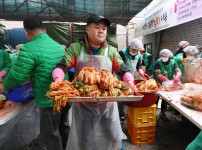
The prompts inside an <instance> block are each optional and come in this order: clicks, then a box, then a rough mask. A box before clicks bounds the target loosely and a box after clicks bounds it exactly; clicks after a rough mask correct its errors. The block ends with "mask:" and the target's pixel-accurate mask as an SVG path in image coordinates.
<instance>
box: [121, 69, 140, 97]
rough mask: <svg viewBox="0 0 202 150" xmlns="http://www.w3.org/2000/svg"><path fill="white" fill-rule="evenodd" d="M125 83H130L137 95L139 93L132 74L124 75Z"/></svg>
mask: <svg viewBox="0 0 202 150" xmlns="http://www.w3.org/2000/svg"><path fill="white" fill-rule="evenodd" d="M123 81H125V82H126V83H128V84H129V85H130V87H131V89H132V90H133V91H134V92H135V93H137V92H138V89H137V87H136V85H135V84H134V78H133V75H132V74H131V73H130V72H126V73H124V75H123Z"/></svg>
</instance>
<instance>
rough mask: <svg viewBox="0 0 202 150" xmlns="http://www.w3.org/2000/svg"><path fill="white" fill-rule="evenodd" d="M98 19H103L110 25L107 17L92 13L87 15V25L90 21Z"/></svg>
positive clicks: (93, 21)
mask: <svg viewBox="0 0 202 150" xmlns="http://www.w3.org/2000/svg"><path fill="white" fill-rule="evenodd" d="M100 21H104V22H105V24H106V26H110V24H111V22H110V21H109V20H108V19H107V18H105V17H103V16H99V15H97V14H92V15H90V16H89V17H88V20H87V25H89V24H90V23H98V22H100Z"/></svg>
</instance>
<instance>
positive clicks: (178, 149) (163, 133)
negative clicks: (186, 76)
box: [20, 109, 200, 150]
mask: <svg viewBox="0 0 202 150" xmlns="http://www.w3.org/2000/svg"><path fill="white" fill-rule="evenodd" d="M159 111H160V110H159V109H158V111H157V119H158V116H159ZM166 114H167V116H168V118H169V121H163V120H159V121H158V124H157V126H156V138H155V143H153V144H147V145H133V144H131V142H130V138H129V136H128V133H127V129H126V124H123V125H122V128H123V132H124V133H125V134H126V135H127V137H128V139H127V140H124V145H125V150H185V148H186V146H187V145H188V144H189V143H190V142H191V141H192V140H193V139H194V138H195V137H196V136H197V134H198V133H199V132H200V130H199V129H198V128H197V127H196V126H195V125H194V124H192V123H191V122H189V121H188V120H187V119H185V118H184V119H183V122H178V121H176V120H175V119H174V115H173V114H174V111H173V110H172V109H170V110H168V111H166ZM20 150H46V148H45V147H44V145H43V142H42V141H41V139H40V138H38V139H36V140H34V141H33V142H32V143H31V144H30V145H28V146H25V147H23V148H21V149H20Z"/></svg>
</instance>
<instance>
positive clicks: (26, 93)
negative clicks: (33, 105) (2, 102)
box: [3, 83, 34, 103]
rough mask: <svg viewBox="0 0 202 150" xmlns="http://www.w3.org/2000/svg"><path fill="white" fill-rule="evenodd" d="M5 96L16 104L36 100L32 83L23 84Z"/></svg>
mask: <svg viewBox="0 0 202 150" xmlns="http://www.w3.org/2000/svg"><path fill="white" fill-rule="evenodd" d="M3 94H4V95H5V97H6V98H7V99H9V100H10V101H13V102H16V103H23V102H29V101H31V100H33V99H34V93H33V89H32V86H31V84H30V83H26V84H22V85H20V86H19V87H17V88H16V89H14V90H12V91H11V92H10V93H3Z"/></svg>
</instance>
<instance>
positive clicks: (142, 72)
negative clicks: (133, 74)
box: [138, 69, 150, 80]
mask: <svg viewBox="0 0 202 150" xmlns="http://www.w3.org/2000/svg"><path fill="white" fill-rule="evenodd" d="M138 73H139V74H140V75H141V76H142V77H143V78H146V79H147V80H148V79H150V77H149V76H148V75H147V74H146V73H144V71H143V70H142V69H139V70H138Z"/></svg>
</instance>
